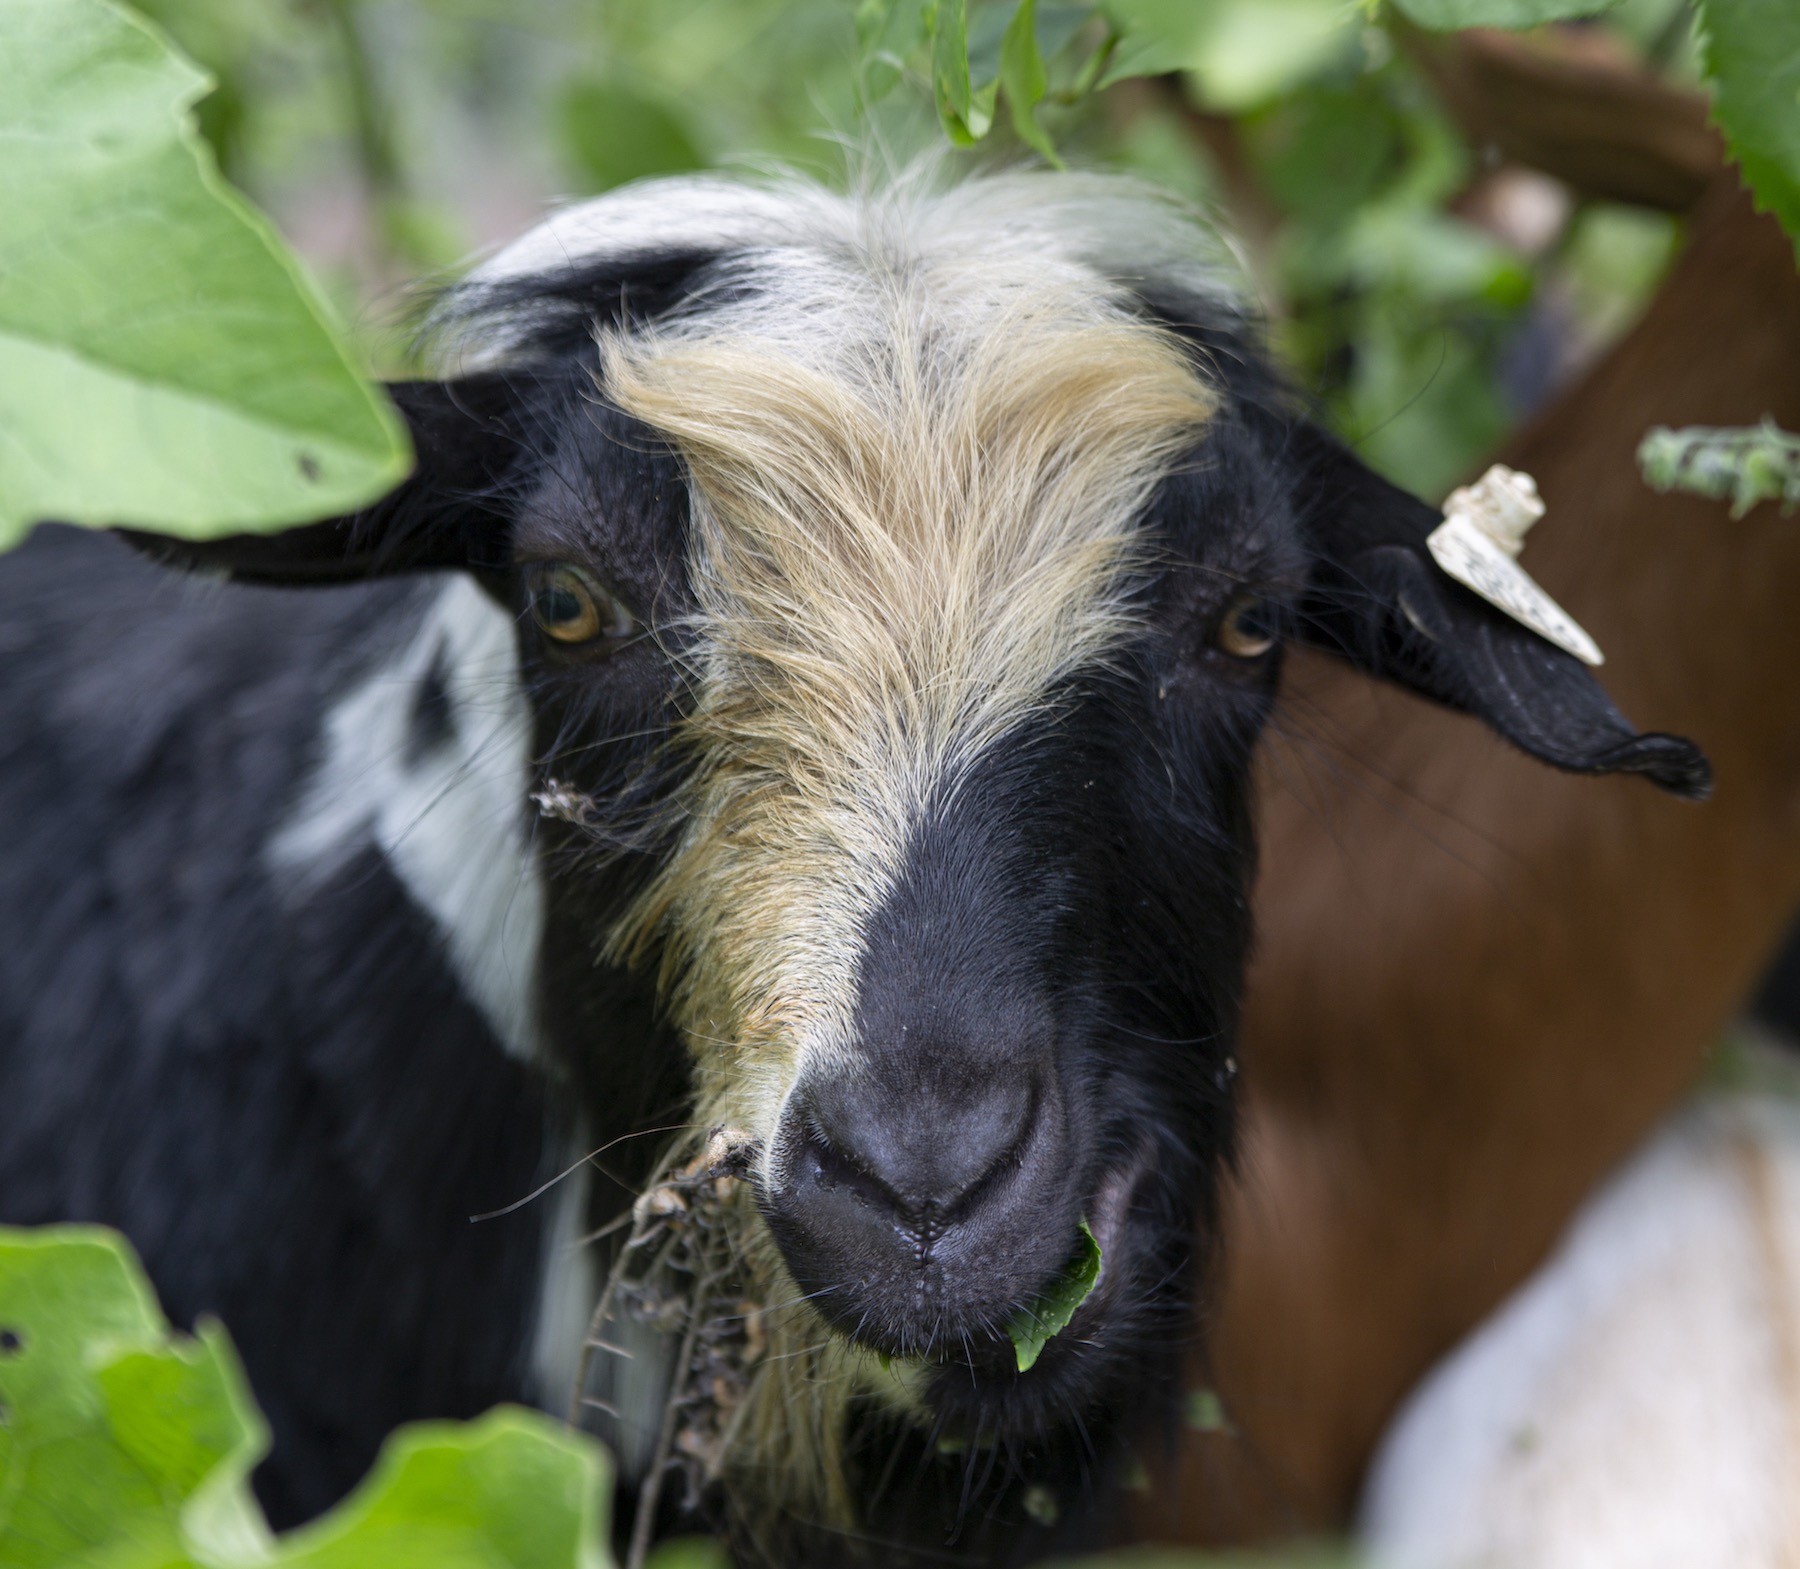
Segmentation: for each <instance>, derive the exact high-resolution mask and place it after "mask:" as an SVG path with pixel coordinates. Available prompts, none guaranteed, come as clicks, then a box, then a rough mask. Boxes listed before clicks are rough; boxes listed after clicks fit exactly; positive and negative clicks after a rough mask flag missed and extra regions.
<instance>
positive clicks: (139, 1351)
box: [0, 1227, 606, 1569]
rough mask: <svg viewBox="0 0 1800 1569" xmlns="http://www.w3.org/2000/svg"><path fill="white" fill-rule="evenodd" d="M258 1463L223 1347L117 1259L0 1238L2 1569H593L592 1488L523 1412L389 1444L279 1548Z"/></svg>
mask: <svg viewBox="0 0 1800 1569" xmlns="http://www.w3.org/2000/svg"><path fill="white" fill-rule="evenodd" d="M266 1447H267V1437H266V1433H265V1430H264V1428H263V1424H262V1419H261V1417H260V1416H258V1414H257V1412H256V1408H255V1406H254V1404H253V1403H252V1402H251V1399H250V1395H249V1391H248V1388H247V1387H246V1385H245V1382H244V1376H243V1372H242V1370H241V1369H240V1368H239V1366H238V1363H237V1358H236V1356H235V1355H234V1354H233V1352H232V1349H231V1344H230V1341H229V1340H228V1339H227V1337H226V1335H225V1332H224V1330H222V1329H221V1328H219V1327H218V1326H217V1325H216V1324H203V1325H202V1326H201V1329H200V1333H199V1334H198V1336H196V1337H195V1338H192V1339H189V1338H188V1337H185V1336H177V1335H171V1334H170V1333H169V1331H168V1328H167V1326H166V1325H165V1324H164V1322H163V1320H162V1315H161V1314H160V1313H159V1312H158V1311H157V1308H156V1302H155V1298H154V1297H153V1296H152V1294H151V1292H150V1289H149V1287H148V1285H147V1283H146V1282H145V1280H144V1278H143V1273H142V1271H141V1270H140V1269H139V1267H138V1265H137V1262H136V1260H135V1259H134V1258H133V1257H132V1256H131V1253H130V1250H129V1249H128V1248H127V1247H126V1245H125V1244H124V1243H123V1242H122V1241H121V1240H120V1239H119V1238H118V1237H117V1236H115V1235H114V1234H112V1233H110V1232H106V1231H101V1230H98V1229H96V1228H91V1227H56V1228H50V1229H47V1230H43V1231H15V1230H8V1229H5V1228H0V1564H4V1565H6V1566H7V1569H52V1566H58V1569H76V1566H90V1569H101V1566H104V1569H252V1566H261V1569H601V1566H602V1565H603V1564H604V1563H605V1561H606V1560H605V1557H604V1555H603V1552H602V1549H601V1546H600V1543H601V1541H602V1539H603V1520H602V1511H603V1499H604V1496H605V1495H604V1482H605V1469H604V1465H603V1462H602V1460H601V1457H600V1454H599V1452H598V1451H597V1450H596V1449H595V1447H594V1446H593V1445H592V1444H590V1443H588V1442H587V1441H586V1440H585V1439H581V1438H578V1437H576V1436H574V1435H573V1434H571V1433H569V1432H568V1431H567V1429H565V1428H562V1427H561V1426H559V1425H558V1424H556V1423H554V1422H552V1421H550V1420H549V1419H548V1418H546V1417H542V1416H539V1415H537V1414H536V1413H534V1412H528V1411H520V1410H515V1409H509V1408H505V1407H502V1408H499V1409H497V1410H494V1411H490V1412H489V1413H488V1414H487V1415H486V1416H484V1417H482V1418H481V1419H480V1420H479V1421H476V1422H471V1423H468V1424H454V1423H423V1424H420V1425H418V1426H415V1427H410V1428H402V1429H401V1430H400V1431H399V1432H397V1433H396V1434H395V1435H394V1436H393V1438H391V1439H390V1440H389V1442H388V1444H387V1445H386V1447H385V1448H384V1449H383V1450H382V1453H381V1457H380V1458H379V1460H378V1461H377V1462H376V1465H375V1469H374V1470H373V1471H372V1472H371V1473H370V1475H369V1477H368V1479H367V1480H366V1481H365V1482H364V1483H363V1485H362V1486H361V1487H360V1488H358V1490H357V1491H356V1492H355V1493H354V1494H353V1495H352V1496H351V1497H350V1498H349V1499H348V1500H346V1501H345V1502H344V1503H343V1504H342V1505H341V1506H339V1507H338V1508H337V1509H335V1510H333V1511H332V1512H331V1513H330V1514H328V1515H326V1516H325V1517H324V1518H323V1519H321V1520H319V1521H316V1522H315V1523H314V1524H312V1525H310V1526H308V1527H306V1528H305V1529H304V1530H301V1531H297V1532H295V1533H293V1534H292V1535H289V1536H286V1537H283V1538H281V1539H280V1540H279V1541H277V1540H275V1539H274V1538H272V1537H271V1536H270V1534H269V1530H268V1526H267V1525H266V1523H265V1522H264V1520H263V1518H262V1515H261V1513H260V1511H259V1510H258V1509H257V1507H256V1504H255V1502H254V1501H253V1499H252V1497H251V1494H250V1491H249V1488H248V1486H247V1485H246V1484H247V1478H248V1476H249V1472H250V1467H251V1466H252V1465H253V1464H254V1463H255V1462H256V1460H257V1459H258V1457H259V1456H260V1455H261V1454H262V1453H263V1451H264V1450H265V1448H266Z"/></svg>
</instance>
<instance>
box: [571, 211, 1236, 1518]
mask: <svg viewBox="0 0 1800 1569" xmlns="http://www.w3.org/2000/svg"><path fill="white" fill-rule="evenodd" d="M830 267H831V268H835V269H836V270H835V271H829V275H828V276H827V277H826V278H825V281H824V282H823V283H821V284H819V285H818V287H817V291H816V294H817V297H816V298H814V299H812V300H810V301H803V304H806V305H809V306H810V307H811V308H810V309H805V308H803V309H799V310H788V311H784V312H781V313H776V314H774V315H773V316H771V315H770V314H768V313H759V312H758V311H757V310H756V309H755V308H753V307H752V308H747V309H744V310H737V309H735V308H732V307H729V306H728V307H725V308H723V309H721V310H717V311H709V312H708V313H706V315H704V316H703V317H699V318H697V319H696V320H695V321H694V323H692V324H691V325H688V326H685V327H677V328H673V329H665V330H664V331H663V332H662V333H661V334H648V333H642V334H638V335H635V336H614V337H610V338H608V339H607V340H605V341H604V342H603V344H602V359H603V382H604V385H605V389H606V391H607V394H608V395H609V396H610V397H612V398H613V399H615V400H616V401H617V402H618V403H619V404H620V405H621V406H622V407H623V408H624V409H625V410H627V411H628V412H629V413H631V414H633V415H634V416H636V417H637V418H639V419H641V420H643V421H645V422H646V423H647V424H649V425H650V426H652V427H653V428H655V429H657V430H658V431H660V432H663V433H664V434H666V435H667V436H668V437H669V438H670V439H672V440H673V441H674V443H675V444H676V445H677V447H678V448H679V450H680V451H681V453H682V455H683V457H684V459H685V460H686V463H687V465H688V468H689V470H690V473H691V475H692V483H693V518H694V523H693V537H692V547H691V560H690V571H691V576H692V580H693V582H694V585H695V589H696V594H697V598H698V603H699V611H698V623H697V625H696V627H695V628H694V629H693V630H694V631H695V633H696V635H697V637H696V644H695V647H696V648H697V650H698V652H697V654H696V655H695V659H696V672H695V673H696V676H697V699H696V704H695V707H694V709H693V711H692V714H691V717H690V718H689V719H687V721H686V722H685V725H684V728H683V732H682V734H681V735H680V736H678V738H677V744H678V745H679V746H682V747H684V748H685V749H686V751H687V754H688V759H689V766H690V769H691V775H690V782H689V783H688V784H687V786H686V788H685V794H684V796H683V798H682V801H681V803H680V804H681V806H682V808H683V810H684V814H685V822H686V827H685V831H684V833H683V837H682V839H681V842H680V844H679V846H678V847H677V849H676V851H675V852H674V854H673V855H672V856H671V858H670V859H669V860H668V862H667V864H666V866H665V868H664V870H663V871H662V873H661V874H660V875H659V876H658V878H657V879H656V880H655V882H654V883H653V884H652V885H651V887H650V888H649V889H648V891H647V892H646V893H645V894H644V896H643V897H642V899H641V900H640V901H639V902H638V904H637V906H636V907H635V908H634V909H633V910H632V911H631V912H630V914H629V915H628V916H627V918H626V919H625V920H624V922H623V923H622V924H621V926H620V928H619V929H618V931H617V932H616V933H615V934H614V938H613V952H614V954H615V956H625V957H629V958H632V959H634V960H637V961H639V962H643V961H645V960H647V959H650V958H651V957H652V956H653V955H654V956H658V957H659V962H660V964H661V973H662V978H663V983H664V987H665V991H666V995H667V997H668V1001H669V1004H670V1006H671V1009H672V1012H673V1015H674V1017H675V1019H676V1020H677V1022H678V1023H679V1024H680V1025H681V1027H682V1028H683V1029H684V1030H685V1031H686V1033H687V1036H688V1038H689V1041H690V1043H691V1045H692V1048H693V1051H694V1056H695V1060H696V1062H697V1064H698V1068H699V1080H700V1107H699V1115H698V1119H697V1120H698V1121H699V1122H700V1123H701V1124H702V1125H703V1126H704V1125H707V1124H710V1123H713V1122H724V1123H729V1124H731V1125H732V1126H734V1127H738V1128H743V1129H746V1130H748V1131H750V1132H751V1133H753V1134H754V1135H756V1136H757V1137H759V1138H760V1139H762V1140H764V1141H765V1143H766V1142H767V1141H768V1140H769V1138H770V1137H771V1135H772V1134H773V1133H774V1131H775V1128H776V1126H777V1123H778V1120H779V1118H780V1115H781V1112H782V1109H783V1106H784V1104H785V1101H786V1098H787V1096H788V1095H789V1093H790V1092H791V1090H792V1089H793V1087H794V1085H795V1083H796V1080H797V1079H798V1077H799V1075H800V1073H801V1071H802V1069H803V1067H806V1066H809V1065H813V1064H817V1063H821V1062H827V1061H833V1060H836V1061H839V1062H841V1061H843V1060H844V1059H845V1058H846V1057H847V1056H848V1055H849V1054H850V1053H852V1052H853V1051H854V1050H855V1045H856V1043H855V1042H854V1040H853V1038H852V1027H853V1019H852V1014H853V1010H854V1006H855V998H856V988H857V977H858V968H859V964H860V960H861V942H862V935H861V934H862V931H863V929H864V926H865V924H866V921H867V918H868V916H869V915H870V914H871V912H872V911H873V910H874V909H875V908H876V907H877V906H878V904H879V902H880V901H881V899H882V897H883V895H884V893H885V891H886V890H887V889H888V887H889V886H890V885H891V882H892V880H893V878H894V876H895V875H896V873H897V871H898V869H899V866H900V863H901V858H902V856H903V855H904V853H905V848H906V844H907V840H908V835H909V833H910V832H911V831H912V829H913V827H914V825H915V824H916V823H917V822H918V821H919V820H920V818H921V815H922V814H924V813H925V812H927V811H928V810H930V809H931V806H932V803H934V802H939V803H941V802H942V801H943V800H944V798H945V796H946V795H947V794H950V793H953V792H954V790H955V788H956V784H957V780H958V778H959V775H960V773H961V772H962V771H963V770H965V769H967V768H968V766H969V765H970V764H971V763H972V762H973V761H974V760H975V759H976V758H977V757H979V756H980V755H981V754H982V753H983V751H984V750H985V749H987V748H988V747H990V746H991V745H992V744H993V743H994V742H995V741H996V740H997V739H998V738H1000V737H1002V736H1004V735H1005V734H1007V733H1008V732H1009V731H1011V730H1012V729H1014V728H1015V727H1016V726H1017V725H1019V724H1020V722H1021V721H1022V720H1024V719H1025V718H1026V717H1027V716H1029V715H1032V714H1033V713H1036V712H1040V711H1041V710H1042V709H1043V708H1044V706H1045V705H1046V704H1047V703H1049V702H1051V701H1053V697H1052V694H1053V692H1054V691H1055V689H1056V687H1057V683H1058V682H1059V681H1060V680H1061V679H1062V678H1064V677H1066V676H1067V675H1068V674H1070V673H1071V672H1073V671H1075V670H1077V669H1078V668H1081V667H1085V666H1092V665H1095V664H1097V663H1099V662H1102V661H1104V660H1105V659H1106V658H1107V657H1108V655H1109V653H1110V652H1111V651H1112V650H1114V649H1115V648H1116V647H1117V646H1118V645H1119V643H1120V642H1121V640H1122V639H1124V638H1125V637H1126V636H1127V635H1128V634H1129V632H1130V630H1131V628H1132V624H1133V618H1132V609H1131V605H1130V603H1129V594H1128V590H1127V586H1126V582H1125V576H1126V573H1127V571H1128V569H1129V568H1130V566H1131V565H1132V564H1133V562H1134V561H1135V560H1136V559H1137V557H1138V547H1137V544H1136V539H1137V534H1136V531H1137V527H1138V524H1139V520H1140V515H1141V513H1142V511H1143V508H1144V506H1145V504H1146V503H1147V501H1148V498H1149V496H1150V493H1151V491H1152V489H1153V488H1154V486H1155V485H1156V483H1157V482H1158V480H1159V479H1160V478H1161V477H1162V476H1163V475H1164V474H1165V473H1166V472H1167V471H1168V469H1169V467H1170V466H1171V464H1172V463H1173V462H1175V461H1176V460H1177V459H1178V458H1179V456H1180V455H1181V454H1182V453H1183V452H1184V451H1185V450H1188V449H1189V448H1191V447H1192V445H1193V444H1194V443H1195V441H1196V440H1197V438H1198V434H1199V431H1200V429H1201V428H1202V426H1203V425H1204V423H1205V421H1206V420H1207V418H1208V417H1209V415H1210V413H1211V411H1212V409H1213V406H1214V401H1215V400H1214V397H1213V395H1212V394H1211V392H1210V391H1209V389H1208V388H1207V387H1206V386H1205V385H1204V383H1203V382H1202V381H1201V380H1200V378H1199V377H1198V375H1197V374H1196V372H1195V369H1194V366H1193V363H1192V360H1191V358H1190V356H1189V354H1188V353H1187V351H1186V350H1185V349H1184V347H1183V346H1182V345H1181V344H1180V343H1179V342H1178V341H1177V340H1175V339H1174V338H1173V336H1172V335H1170V334H1168V333H1166V332H1164V331H1163V330H1161V329H1159V328H1157V327H1154V326H1152V325H1149V324H1147V323H1145V322H1143V321H1142V320H1140V319H1138V318H1136V317H1135V316H1133V315H1132V314H1131V313H1130V312H1129V311H1128V310H1127V309H1126V308H1125V306H1124V304H1123V303H1122V300H1121V298H1120V293H1119V291H1118V290H1116V289H1115V288H1114V287H1113V286H1111V285H1109V284H1106V283H1104V282H1103V281H1101V280H1100V279H1098V278H1097V277H1093V276H1091V275H1090V276H1088V277H1087V278H1085V279H1079V278H1077V279H1071V278H1070V276H1069V270H1068V269H1066V268H1065V269H1062V271H1061V273H1060V274H1058V275H1055V276H1053V277H1052V278H1051V279H1050V280H1048V281H1045V280H1043V279H1042V278H1041V277H1037V276H1034V269H1033V268H1032V265H1031V263H1030V261H1029V260H1028V259H1023V258H1018V257H1014V258H1012V259H1010V260H1009V261H1006V262H1003V263H995V264H991V265H983V264H966V263H950V262H940V263H938V264H935V265H933V264H927V263H925V262H921V261H918V260H917V259H915V258H910V257H908V256H907V255H906V254H905V253H904V252H903V251H895V250H893V249H891V248H888V247H884V246H883V245H882V244H880V243H878V242H871V245H870V247H869V249H868V250H867V251H866V252H865V253H863V254H861V255H853V256H850V257H848V258H845V257H834V258H831V261H830ZM741 1214H742V1215H743V1218H744V1223H745V1225H744V1235H743V1237H742V1251H743V1254H744V1256H745V1258H746V1259H747V1261H748V1268H749V1269H750V1271H751V1273H752V1274H753V1275H754V1276H755V1277H756V1279H757V1280H758V1282H759V1290H760V1292H761V1294H762V1295H763V1296H764V1299H765V1300H770V1301H776V1302H780V1301H784V1300H786V1299H789V1298H792V1297H793V1296H795V1294H796V1293H795V1288H794V1287H793V1285H792V1283H791V1281H790V1280H789V1279H788V1277H787V1276H786V1272H785V1271H784V1270H783V1269H782V1268H781V1266H780V1263H779V1259H778V1257H777V1255H776V1252H775V1249H774V1247H773V1245H772V1244H771V1243H770V1242H769V1240H768V1238H767V1237H766V1235H764V1234H763V1233H762V1228H761V1225H760V1222H759V1221H758V1220H757V1219H756V1216H755V1212H754V1210H753V1209H752V1208H750V1207H749V1206H745V1207H744V1208H743V1210H742V1211H741ZM771 1318H772V1323H771V1328H772V1330H773V1331H774V1333H773V1334H772V1336H771V1354H770V1356H769V1357H768V1359H767V1360H766V1364H765V1366H766V1368H767V1376H766V1377H765V1378H764V1380H763V1386H762V1389H761V1393H760V1397H759V1398H757V1399H756V1401H755V1405H754V1408H753V1410H752V1411H751V1413H750V1414H749V1416H748V1418H747V1421H746V1423H745V1427H744V1433H743V1441H742V1442H741V1443H740V1444H739V1446H738V1448H739V1451H740V1453H741V1454H742V1455H745V1456H748V1457H754V1459H755V1461H756V1463H757V1464H758V1466H759V1467H760V1468H762V1469H759V1471H758V1474H757V1475H756V1476H755V1477H754V1478H752V1479H750V1481H749V1483H748V1485H749V1486H750V1487H751V1488H753V1489H756V1490H759V1491H762V1492H771V1491H772V1492H773V1493H774V1494H775V1495H776V1496H777V1498H778V1499H779V1500H780V1501H783V1502H785V1503H787V1505H788V1506H789V1507H792V1508H797V1509H801V1510H804V1511H807V1512H816V1513H824V1514H827V1515H841V1514H842V1513H843V1512H844V1507H845V1503H846V1500H845V1498H844V1493H843V1480H842V1475H841V1468H840V1465H839V1461H838V1458H837V1454H836V1446H835V1436H836V1430H837V1426H838V1423H839V1420H840V1418H841V1415H842V1411H843V1407H844V1404H845V1402H846V1401H847V1399H848V1398H849V1396H850V1394H851V1393H852V1392H853V1391H854V1390H855V1389H857V1388H863V1389H867V1388H869V1387H870V1386H871V1384H872V1383H874V1384H880V1385H882V1386H885V1387H886V1388H887V1389H888V1390H889V1392H890V1393H895V1392H899V1391H901V1390H902V1385H903V1382H904V1377H903V1378H902V1380H901V1381H900V1382H898V1383H897V1382H896V1381H895V1380H894V1379H893V1378H892V1377H891V1376H890V1375H888V1374H883V1373H881V1372H879V1371H878V1370H877V1369H875V1368H874V1367H873V1365H872V1361H873V1359H870V1358H867V1357H864V1356H863V1355H862V1354H861V1353H857V1352H854V1351H852V1350H851V1349H850V1348H849V1347H848V1346H847V1345H846V1344H845V1343H843V1342H841V1341H838V1340H836V1339H835V1337H832V1336H831V1335H829V1333H828V1332H827V1331H826V1329H825V1328H824V1325H823V1323H822V1321H821V1320H820V1319H818V1318H817V1317H816V1315H814V1314H813V1313H812V1312H811V1311H810V1310H808V1309H806V1308H804V1307H803V1306H795V1307H792V1308H780V1309H777V1310H776V1311H775V1312H773V1313H772V1315H771ZM770 1457H780V1461H779V1463H780V1465H781V1467H782V1468H783V1469H784V1470H785V1472H786V1475H785V1476H782V1477H779V1478H777V1477H773V1476H770V1475H768V1474H767V1471H766V1468H767V1467H768V1466H769V1464H770Z"/></svg>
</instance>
